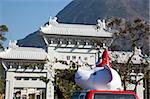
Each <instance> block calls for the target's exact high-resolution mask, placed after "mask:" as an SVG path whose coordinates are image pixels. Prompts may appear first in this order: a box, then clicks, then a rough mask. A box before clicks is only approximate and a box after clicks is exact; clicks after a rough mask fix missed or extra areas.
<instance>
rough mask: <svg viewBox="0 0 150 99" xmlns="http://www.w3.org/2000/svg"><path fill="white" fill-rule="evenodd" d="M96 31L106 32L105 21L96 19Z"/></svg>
mask: <svg viewBox="0 0 150 99" xmlns="http://www.w3.org/2000/svg"><path fill="white" fill-rule="evenodd" d="M96 29H97V30H99V29H100V30H107V27H106V21H105V20H104V19H103V20H100V19H98V20H97V24H96Z"/></svg>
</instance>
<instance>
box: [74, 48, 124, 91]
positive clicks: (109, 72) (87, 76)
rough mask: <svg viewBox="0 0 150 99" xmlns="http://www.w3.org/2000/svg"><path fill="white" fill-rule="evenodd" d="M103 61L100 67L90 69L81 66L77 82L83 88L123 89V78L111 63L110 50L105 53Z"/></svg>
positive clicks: (77, 73)
mask: <svg viewBox="0 0 150 99" xmlns="http://www.w3.org/2000/svg"><path fill="white" fill-rule="evenodd" d="M102 57H103V59H102V62H101V63H100V64H99V66H98V67H95V68H93V69H90V68H88V67H80V68H79V69H78V71H77V72H76V74H75V81H76V83H77V84H78V85H79V86H80V87H82V88H83V89H88V90H90V89H95V90H101V89H102V90H118V89H119V90H121V89H122V86H121V78H120V76H119V74H118V73H117V71H116V70H114V69H113V68H111V65H110V64H109V56H108V50H107V49H106V50H105V51H104V53H103V56H102Z"/></svg>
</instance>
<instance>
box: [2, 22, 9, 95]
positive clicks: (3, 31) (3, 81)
mask: <svg viewBox="0 0 150 99" xmlns="http://www.w3.org/2000/svg"><path fill="white" fill-rule="evenodd" d="M7 31H8V28H7V26H6V25H0V49H3V48H4V47H3V41H5V40H6V37H5V32H7ZM4 89H5V80H4V69H3V66H2V65H1V64H0V94H3V93H4Z"/></svg>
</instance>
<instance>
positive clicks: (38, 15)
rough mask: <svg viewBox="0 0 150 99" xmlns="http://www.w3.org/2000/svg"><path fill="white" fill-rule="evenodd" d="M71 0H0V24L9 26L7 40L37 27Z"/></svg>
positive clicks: (31, 31)
mask: <svg viewBox="0 0 150 99" xmlns="http://www.w3.org/2000/svg"><path fill="white" fill-rule="evenodd" d="M71 1H72V0H0V24H5V25H7V26H8V28H9V32H8V33H6V37H7V39H8V40H7V41H6V42H5V43H4V45H5V46H7V44H8V41H9V40H17V39H22V38H24V37H25V36H27V35H28V34H30V33H33V32H34V31H36V30H37V29H39V28H40V27H41V26H42V25H43V24H44V23H45V22H47V21H48V20H49V18H50V16H52V17H54V16H55V15H56V14H57V13H58V12H59V11H60V10H62V9H63V8H64V7H65V6H66V5H67V4H68V3H70V2H71Z"/></svg>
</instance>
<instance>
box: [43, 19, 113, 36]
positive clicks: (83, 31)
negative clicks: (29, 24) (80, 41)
mask: <svg viewBox="0 0 150 99" xmlns="http://www.w3.org/2000/svg"><path fill="white" fill-rule="evenodd" d="M40 31H42V32H43V33H44V34H49V35H65V36H81V37H82V36H83V37H108V38H109V37H112V33H111V32H109V31H108V29H107V28H106V24H105V22H104V21H100V20H98V24H97V25H81V24H64V23H58V22H57V18H54V19H50V21H49V24H46V25H45V26H44V27H41V29H40Z"/></svg>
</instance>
